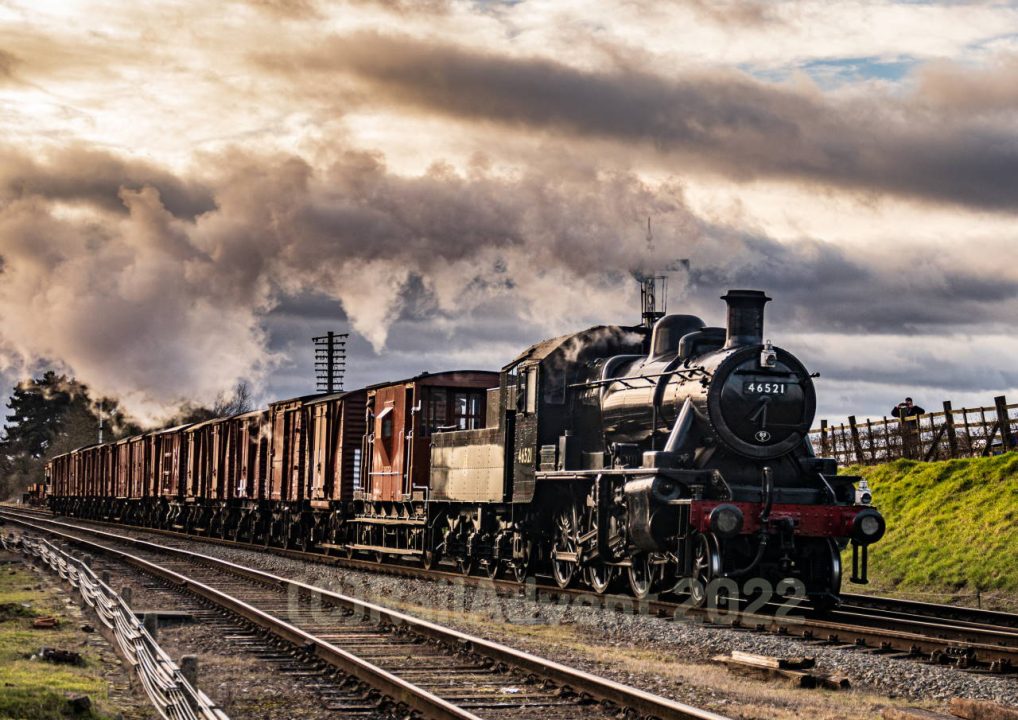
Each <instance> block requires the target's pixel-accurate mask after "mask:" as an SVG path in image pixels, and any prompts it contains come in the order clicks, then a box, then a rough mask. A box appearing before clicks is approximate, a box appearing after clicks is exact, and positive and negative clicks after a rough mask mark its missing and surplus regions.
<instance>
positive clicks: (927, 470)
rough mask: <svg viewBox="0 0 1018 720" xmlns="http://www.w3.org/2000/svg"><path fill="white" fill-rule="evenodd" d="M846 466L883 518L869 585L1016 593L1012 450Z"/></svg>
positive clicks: (1016, 491) (1016, 470)
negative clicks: (865, 486)
mask: <svg viewBox="0 0 1018 720" xmlns="http://www.w3.org/2000/svg"><path fill="white" fill-rule="evenodd" d="M845 473H846V474H859V475H862V476H863V477H865V478H866V479H867V480H868V481H869V483H870V487H871V488H872V489H873V498H874V504H875V505H876V506H877V507H878V508H879V509H880V511H881V512H882V513H883V514H884V516H885V518H886V519H887V534H886V535H885V536H884V538H883V539H882V540H881V541H880V542H879V543H877V544H876V545H874V546H873V547H872V548H871V552H870V579H871V581H872V583H873V588H874V589H876V590H906V591H907V590H913V591H919V590H926V591H932V592H944V593H962V594H964V593H975V592H976V591H977V590H978V591H981V592H986V591H1000V592H1002V593H1006V594H1012V593H1014V594H1018V522H1016V521H1018V453H1007V454H1005V455H999V456H996V457H989V458H970V459H964V460H947V461H943V462H933V463H923V462H916V461H914V460H898V461H896V462H893V463H888V464H885V465H877V466H874V467H853V468H846V470H845ZM846 561H850V557H849V556H846ZM846 567H847V566H846ZM847 587H849V588H851V586H847Z"/></svg>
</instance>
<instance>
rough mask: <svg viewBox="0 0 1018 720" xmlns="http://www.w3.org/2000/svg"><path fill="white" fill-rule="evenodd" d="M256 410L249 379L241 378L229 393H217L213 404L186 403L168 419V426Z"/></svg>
mask: <svg viewBox="0 0 1018 720" xmlns="http://www.w3.org/2000/svg"><path fill="white" fill-rule="evenodd" d="M251 410H254V400H253V399H252V397H251V388H250V386H249V385H248V384H247V381H245V380H241V381H240V382H238V383H237V384H236V385H235V386H234V387H233V390H232V391H231V392H229V393H226V392H221V393H219V394H218V395H216V399H215V401H214V402H213V403H212V405H211V406H208V405H197V404H194V403H190V402H188V403H184V404H183V405H181V407H180V410H179V411H178V412H177V414H176V415H175V416H173V417H172V418H171V419H170V420H168V421H167V425H168V426H173V425H187V424H190V423H199V422H205V421H206V420H213V419H215V418H222V417H230V416H231V415H240V414H241V413H246V412H250V411H251Z"/></svg>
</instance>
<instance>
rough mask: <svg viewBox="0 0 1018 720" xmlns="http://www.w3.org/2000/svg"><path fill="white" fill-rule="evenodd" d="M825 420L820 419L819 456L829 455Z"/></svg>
mask: <svg viewBox="0 0 1018 720" xmlns="http://www.w3.org/2000/svg"><path fill="white" fill-rule="evenodd" d="M827 447H828V445H827V421H826V420H821V421H820V456H821V457H829V456H830V452H829V451H828V449H827Z"/></svg>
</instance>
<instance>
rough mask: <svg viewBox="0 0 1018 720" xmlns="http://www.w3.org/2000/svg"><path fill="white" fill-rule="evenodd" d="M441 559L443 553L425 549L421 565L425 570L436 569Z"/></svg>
mask: <svg viewBox="0 0 1018 720" xmlns="http://www.w3.org/2000/svg"><path fill="white" fill-rule="evenodd" d="M441 560H442V555H441V554H440V553H439V552H438V551H436V550H425V551H424V552H423V553H421V567H422V568H424V569H425V570H434V569H435V566H436V565H438V563H439V562H440V561H441Z"/></svg>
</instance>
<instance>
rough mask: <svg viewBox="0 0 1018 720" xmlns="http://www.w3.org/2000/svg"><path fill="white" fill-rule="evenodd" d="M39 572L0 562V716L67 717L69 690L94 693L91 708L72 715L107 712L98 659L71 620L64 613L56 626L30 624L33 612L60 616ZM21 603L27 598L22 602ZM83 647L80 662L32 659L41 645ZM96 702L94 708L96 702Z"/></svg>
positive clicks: (10, 719) (0, 719)
mask: <svg viewBox="0 0 1018 720" xmlns="http://www.w3.org/2000/svg"><path fill="white" fill-rule="evenodd" d="M37 583H38V580H37V578H35V577H33V575H32V574H31V573H30V572H27V571H25V570H23V569H21V568H17V567H15V568H14V569H13V572H12V568H11V566H2V567H0V609H4V608H6V610H7V612H6V614H0V720H14V719H15V718H16V719H17V720H51V719H52V718H62V717H65V716H64V715H63V714H62V711H63V710H64V708H65V707H66V699H67V695H68V694H79V693H80V694H85V695H88V696H89V697H90V698H91V699H92V703H93V711H92V713H91V714H89V715H85V716H82V715H78V716H76V717H78V718H81V717H86V718H96V719H98V718H108V717H110V716H109V715H106V714H103V713H102V708H101V705H102V701H103V700H105V698H106V697H107V688H108V684H107V682H106V680H105V679H104V678H103V677H102V676H101V674H100V669H101V668H100V667H99V661H98V659H96V658H94V657H92V656H91V655H90V654H89V653H88V651H87V649H83V648H81V647H80V643H81V638H80V635H79V633H78V631H77V629H76V628H75V626H74V625H72V624H70V622H69V621H68V620H67V619H66V618H62V619H63V621H64V624H63V626H62V627H60V628H57V629H54V630H34V629H32V618H33V617H36V616H41V615H53V616H56V617H58V618H59V617H60V609H61V603H60V598H59V595H57V594H56V593H53V592H50V591H47V590H35V589H32V588H35V587H36V585H37ZM22 603H31V607H30V608H25V607H24V606H23V605H22ZM44 645H45V646H47V647H56V648H63V649H68V650H77V651H79V652H83V655H84V657H85V665H84V667H75V666H70V665H53V664H50V663H46V662H40V661H37V660H30V659H29V657H30V656H31V655H32V653H37V652H39V649H40V648H41V647H43V646H44ZM97 704H98V705H99V706H100V708H99V710H98V711H97V710H96V705H97Z"/></svg>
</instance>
